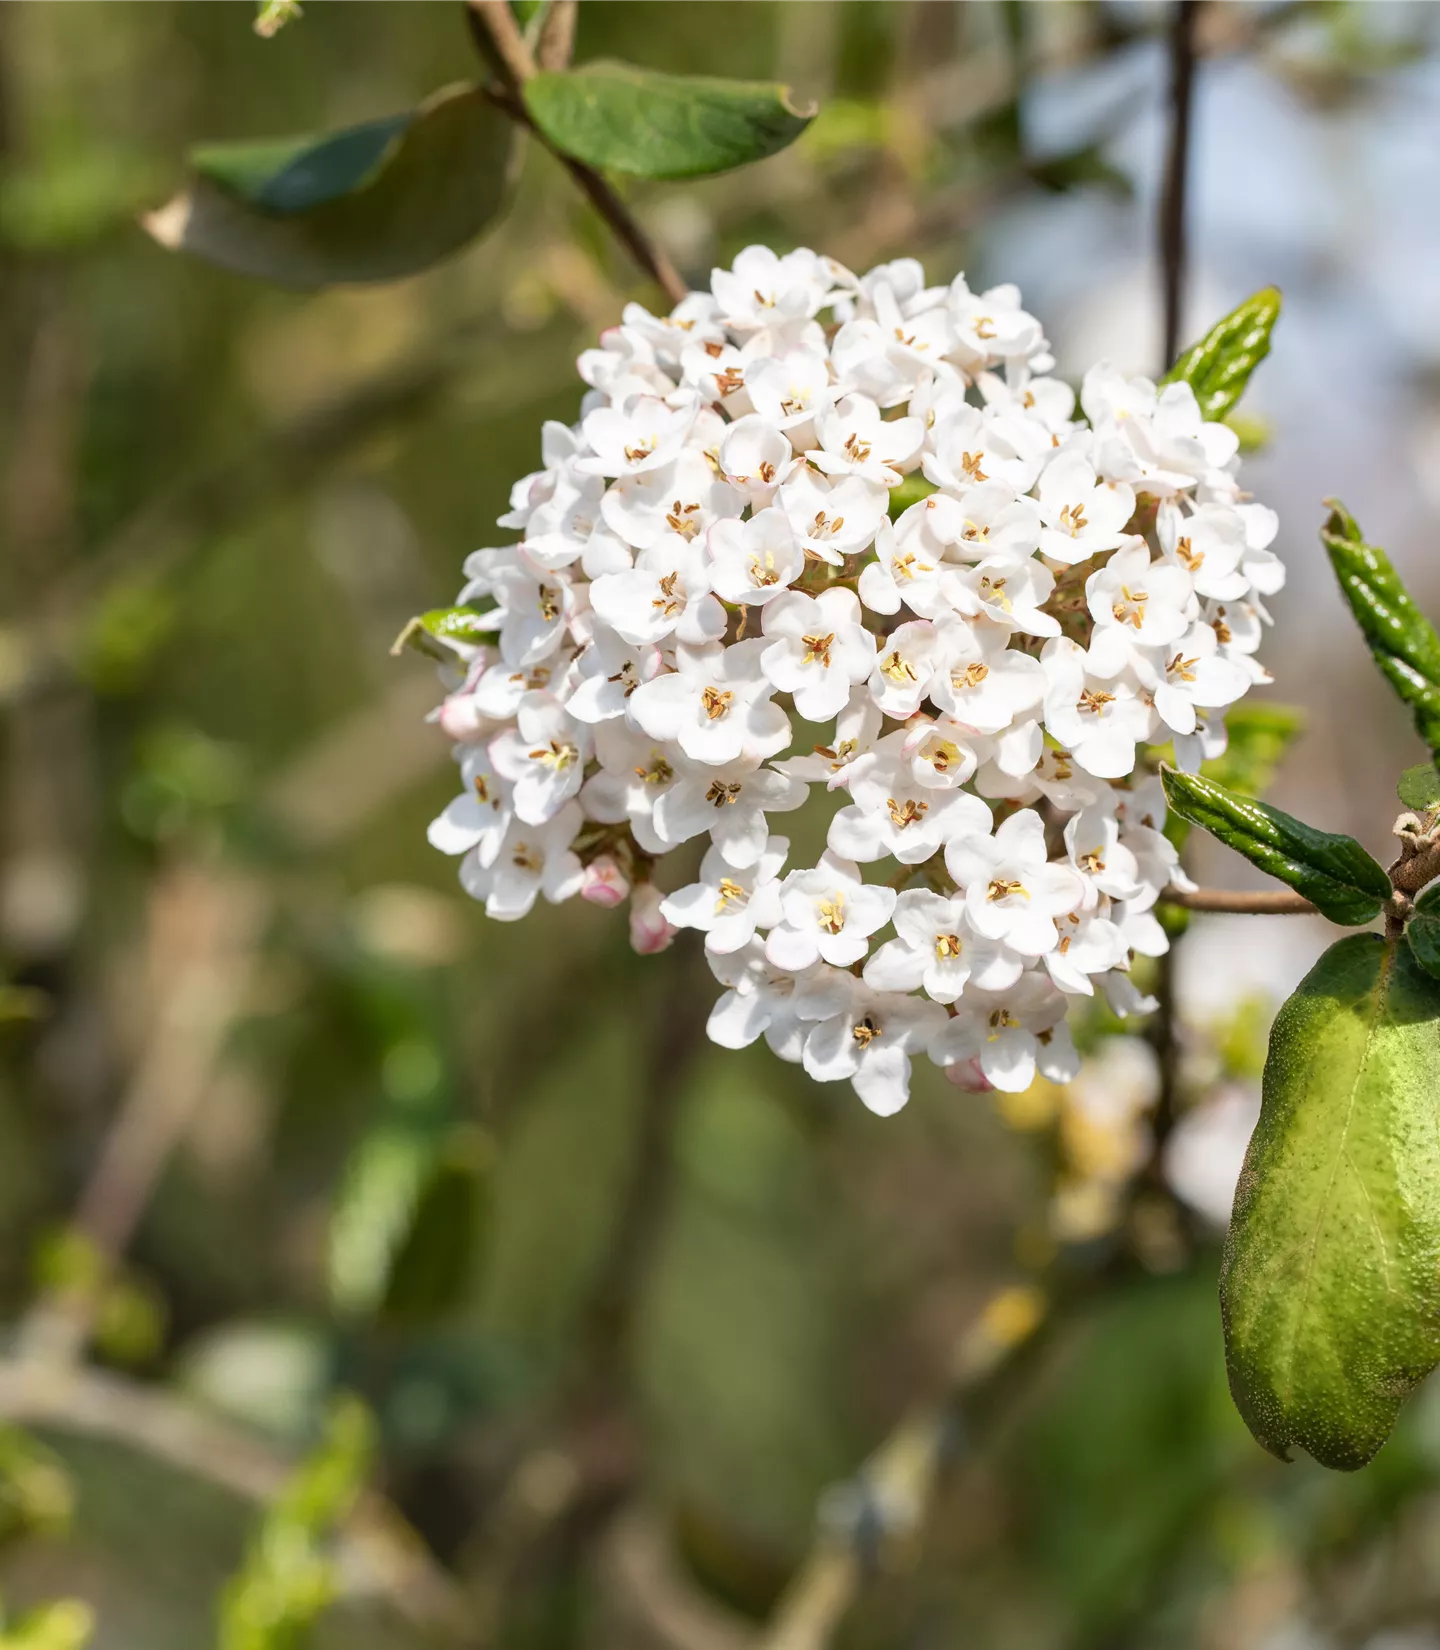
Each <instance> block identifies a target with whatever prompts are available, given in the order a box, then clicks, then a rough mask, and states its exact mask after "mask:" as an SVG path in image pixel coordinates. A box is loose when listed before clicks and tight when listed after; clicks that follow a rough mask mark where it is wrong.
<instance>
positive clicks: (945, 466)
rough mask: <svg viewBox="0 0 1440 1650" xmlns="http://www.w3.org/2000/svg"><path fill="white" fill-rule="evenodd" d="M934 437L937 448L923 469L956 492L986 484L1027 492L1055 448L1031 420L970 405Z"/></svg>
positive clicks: (937, 429)
mask: <svg viewBox="0 0 1440 1650" xmlns="http://www.w3.org/2000/svg"><path fill="white" fill-rule="evenodd" d="M932 439H933V441H934V449H933V451H931V452H929V453H927V454H926V455H925V457H924V459H923V460H922V461H921V463H922V468H923V469H924V472H925V475H926V478H927V479H928V480H930V481H933V482H934V483H935V485H936V486H937V487H943V488H945V489H946V490H948V491H950V492H953V493H964V492H965V491H966V490H968V489H969V488H971V487H978V486H979V485H980V484H981V482H984V481H1000V482H1003V483H1004V484H1005V485H1006V486H1007V487H1009V488H1010V490H1011V492H1012V493H1027V492H1029V490H1030V488H1031V487H1032V486H1034V484H1035V478H1036V476H1038V475H1039V473H1040V465H1041V463H1042V462H1043V460H1044V456H1045V454H1046V452H1047V451H1048V450H1049V448H1050V440H1049V437H1048V436H1046V435H1045V434H1044V432H1043V431H1041V430H1039V429H1037V428H1036V427H1035V426H1034V425H1032V424H1030V423H1029V422H1028V420H1026V419H1023V418H1020V417H1017V416H1016V415H1015V414H1014V413H1010V412H992V411H990V410H989V409H984V408H980V407H971V406H966V405H962V406H960V407H957V408H956V409H955V411H954V412H953V413H951V414H950V415H949V416H948V417H946V418H944V419H943V420H940V421H938V422H937V423H936V426H935V429H934V430H933V431H932Z"/></svg>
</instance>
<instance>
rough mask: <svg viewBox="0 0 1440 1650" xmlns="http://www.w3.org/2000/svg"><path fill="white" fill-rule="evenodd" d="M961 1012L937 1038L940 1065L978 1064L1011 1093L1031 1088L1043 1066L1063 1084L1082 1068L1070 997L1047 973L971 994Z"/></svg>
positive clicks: (935, 1055) (933, 1050)
mask: <svg viewBox="0 0 1440 1650" xmlns="http://www.w3.org/2000/svg"><path fill="white" fill-rule="evenodd" d="M959 1008H960V1011H959V1013H958V1014H956V1015H955V1016H954V1017H953V1018H952V1019H950V1020H949V1021H947V1022H946V1024H945V1025H944V1026H942V1027H941V1028H940V1030H939V1032H938V1033H937V1034H936V1036H935V1037H934V1038H932V1039H931V1042H930V1048H929V1052H930V1058H931V1059H932V1060H933V1061H934V1062H935V1063H936V1065H940V1066H951V1065H955V1064H959V1063H963V1062H966V1061H969V1060H978V1062H979V1065H980V1069H981V1071H982V1072H983V1073H984V1075H985V1078H986V1080H987V1082H989V1083H990V1084H991V1086H992V1087H994V1088H997V1089H999V1090H1001V1091H1002V1093H1005V1094H1020V1093H1022V1092H1023V1091H1024V1090H1025V1089H1028V1088H1029V1087H1030V1085H1031V1083H1033V1082H1034V1081H1035V1072H1036V1068H1037V1066H1038V1068H1039V1069H1040V1070H1041V1072H1042V1073H1043V1074H1044V1075H1045V1076H1046V1077H1049V1078H1050V1079H1051V1080H1052V1081H1053V1082H1062V1083H1064V1082H1069V1080H1070V1079H1071V1078H1072V1077H1073V1076H1074V1075H1075V1073H1076V1072H1077V1071H1078V1070H1079V1069H1080V1061H1079V1057H1078V1056H1077V1055H1076V1053H1075V1045H1074V1043H1073V1042H1072V1041H1071V1040H1070V1034H1069V1030H1068V1028H1067V1027H1066V1026H1065V1024H1064V1020H1065V998H1064V996H1063V995H1062V994H1061V993H1060V992H1059V991H1057V990H1056V989H1055V987H1054V985H1053V984H1052V983H1051V982H1050V979H1049V977H1048V976H1047V975H1045V974H1043V973H1039V974H1035V973H1031V974H1022V975H1021V976H1020V978H1019V979H1018V980H1016V982H1015V983H1014V985H1012V986H1009V987H1008V988H1007V989H1005V990H1004V991H967V992H966V994H965V996H964V997H963V999H962V1000H961V1002H960V1005H959Z"/></svg>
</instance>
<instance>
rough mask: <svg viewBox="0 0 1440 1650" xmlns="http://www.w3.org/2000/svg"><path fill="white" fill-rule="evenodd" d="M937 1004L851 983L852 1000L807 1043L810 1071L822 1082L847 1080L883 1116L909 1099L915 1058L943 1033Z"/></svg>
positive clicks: (941, 1016) (855, 981)
mask: <svg viewBox="0 0 1440 1650" xmlns="http://www.w3.org/2000/svg"><path fill="white" fill-rule="evenodd" d="M944 1020H945V1011H944V1009H942V1008H941V1007H940V1006H939V1004H938V1003H929V1002H926V1001H924V1000H923V999H922V998H918V997H901V996H897V995H895V994H894V993H893V992H888V991H871V990H869V989H868V988H867V987H865V986H863V985H861V984H860V982H859V981H858V980H852V981H850V989H849V1000H848V1002H846V1003H845V1005H844V1007H843V1008H842V1009H841V1010H840V1011H839V1012H838V1013H835V1014H833V1015H831V1016H830V1017H829V1018H828V1019H824V1020H821V1021H820V1023H819V1024H818V1025H817V1026H816V1027H815V1028H814V1030H813V1031H811V1033H810V1035H809V1036H808V1037H807V1038H806V1039H805V1070H806V1071H807V1072H809V1074H810V1075H811V1076H812V1077H813V1078H814V1079H815V1080H816V1081H817V1082H820V1083H834V1082H838V1081H839V1080H840V1079H841V1078H844V1077H848V1078H849V1079H850V1082H851V1084H852V1085H853V1087H854V1089H855V1092H856V1094H858V1095H859V1096H860V1098H861V1100H862V1101H864V1103H865V1104H866V1105H867V1106H868V1107H869V1108H870V1110H871V1111H873V1112H875V1113H876V1114H877V1115H879V1116H881V1117H890V1116H892V1115H893V1114H894V1113H895V1112H897V1111H899V1110H900V1108H901V1107H902V1106H903V1105H904V1104H905V1102H906V1101H907V1100H908V1099H909V1098H910V1056H911V1055H912V1054H919V1053H921V1052H923V1050H924V1049H926V1048H927V1047H928V1046H929V1044H930V1043H931V1042H932V1041H933V1039H934V1038H935V1037H936V1035H937V1034H938V1033H939V1032H940V1030H941V1028H942V1026H943V1024H944Z"/></svg>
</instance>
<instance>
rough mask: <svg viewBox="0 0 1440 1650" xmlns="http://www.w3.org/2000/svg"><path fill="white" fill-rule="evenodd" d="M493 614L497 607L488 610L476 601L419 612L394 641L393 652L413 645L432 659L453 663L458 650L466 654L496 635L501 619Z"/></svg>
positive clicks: (395, 652) (400, 651)
mask: <svg viewBox="0 0 1440 1650" xmlns="http://www.w3.org/2000/svg"><path fill="white" fill-rule="evenodd" d="M493 614H494V608H493V607H492V608H491V609H490V610H489V611H487V610H485V609H484V608H480V607H476V606H474V605H472V604H467V605H466V606H463V607H432V608H431V609H430V611H429V612H428V613H417V614H416V615H415V617H414V618H413V619H411V621H410V622H409V624H407V625H406V626H405V628H404V629H403V630H402V631H401V632H400V634H399V635H398V636H397V637H396V638H395V640H394V642H392V643H391V646H390V651H391V653H392V654H400V653H402V652H404V650H405V649H406V648H407V647H413V648H415V649H416V651H417V652H420V653H424V654H426V655H427V656H428V657H430V658H432V659H438V660H440V661H442V662H444V663H453V661H454V658H455V655H456V653H457V652H458V653H462V654H463V653H465V652H466V651H467V650H468V649H470V648H475V647H479V646H480V644H481V643H482V642H484V641H486V640H487V639H488V638H489V637H491V636H493V635H494V633H495V630H496V628H497V625H498V623H499V621H498V619H497V618H496V617H494V616H493Z"/></svg>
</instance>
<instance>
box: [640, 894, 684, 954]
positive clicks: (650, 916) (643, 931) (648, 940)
mask: <svg viewBox="0 0 1440 1650" xmlns="http://www.w3.org/2000/svg"><path fill="white" fill-rule="evenodd" d="M664 897H665V896H664V895H663V894H662V893H661V892H660V890H659V889H658V888H657V887H656V886H655V885H654V883H652V882H642V883H641V884H640V886H639V887H638V888H637V889H636V890H635V892H634V893H633V894H631V896H630V944H631V946H632V947H633V948H634V949H635V950H636V951H638V952H639V953H640V955H641V956H642V957H650V956H653V955H654V954H655V952H657V951H664V950H667V949H668V948H669V945H670V942H671V941H672V940H673V939H674V938H675V930H674V929H673V928H672V927H671V926H670V924H669V923H668V922H666V920H665V919H664V917H662V916H661V915H660V901H661V900H662V899H663V898H664Z"/></svg>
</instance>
